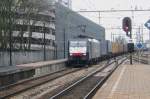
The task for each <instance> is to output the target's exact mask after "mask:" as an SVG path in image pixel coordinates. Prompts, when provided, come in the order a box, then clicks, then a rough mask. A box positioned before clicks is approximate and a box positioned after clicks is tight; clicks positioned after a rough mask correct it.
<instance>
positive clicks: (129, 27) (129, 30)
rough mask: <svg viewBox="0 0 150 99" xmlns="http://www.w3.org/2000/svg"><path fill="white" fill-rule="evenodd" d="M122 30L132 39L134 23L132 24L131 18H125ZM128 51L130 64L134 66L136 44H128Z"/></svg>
mask: <svg viewBox="0 0 150 99" xmlns="http://www.w3.org/2000/svg"><path fill="white" fill-rule="evenodd" d="M122 28H123V30H124V31H125V32H126V35H127V36H129V37H130V39H132V22H131V18H129V17H125V18H123V21H122ZM129 33H130V34H129ZM128 51H129V52H130V64H131V65H132V52H133V51H134V43H128Z"/></svg>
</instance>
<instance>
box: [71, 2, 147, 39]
mask: <svg viewBox="0 0 150 99" xmlns="http://www.w3.org/2000/svg"><path fill="white" fill-rule="evenodd" d="M72 9H73V10H75V11H79V10H82V11H84V10H87V11H88V10H133V9H138V10H141V9H150V0H72ZM149 13H150V11H147V12H113V13H100V15H101V16H100V25H102V26H103V27H105V28H106V39H109V40H111V39H113V38H115V37H117V36H119V35H121V36H124V37H125V32H124V31H122V29H121V30H120V29H112V28H119V27H120V28H121V27H122V19H123V18H124V17H131V19H132V24H133V28H136V29H133V35H136V34H142V33H143V39H144V40H147V39H149V30H148V29H147V28H146V27H145V26H144V24H145V23H146V22H147V21H148V20H149V19H150V14H149ZM80 14H81V15H83V16H85V17H87V18H89V19H90V20H92V21H94V22H96V23H97V24H99V14H98V13H80ZM142 31H143V32H142ZM111 35H112V36H111ZM126 38H127V37H126ZM135 38H137V37H136V36H133V40H135ZM127 39H128V38H127Z"/></svg>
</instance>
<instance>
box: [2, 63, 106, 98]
mask: <svg viewBox="0 0 150 99" xmlns="http://www.w3.org/2000/svg"><path fill="white" fill-rule="evenodd" d="M103 63H104V62H101V63H100V64H103ZM99 66H100V65H98V66H93V67H89V68H70V69H67V70H63V71H59V72H57V73H53V74H48V75H45V76H41V77H38V78H32V79H29V80H25V81H22V82H19V83H16V84H13V85H11V86H8V87H5V88H1V89H0V99H1V98H2V99H3V98H11V99H22V98H18V95H20V94H21V93H26V92H28V91H29V92H33V91H32V89H36V87H38V86H42V85H44V84H46V83H51V82H53V81H55V80H57V79H59V78H61V77H64V76H67V75H71V74H73V73H76V72H79V71H82V70H84V71H85V72H87V73H89V72H91V71H92V70H96V69H97V68H98V67H99ZM85 75H86V73H85ZM47 86H48V85H47ZM47 86H46V87H47ZM48 88H49V87H48ZM45 89H46V88H45ZM30 90H31V91H30ZM37 90H39V91H40V90H42V91H44V88H43V89H37ZM35 93H36V92H35ZM35 93H33V94H35ZM37 93H38V92H37ZM33 94H31V96H32V95H33ZM16 96H17V98H16ZM27 96H28V95H27ZM23 97H24V96H23ZM29 97H30V96H29ZM25 98H26V96H25ZM27 98H28V97H27ZM29 99H30V98H29ZM35 99H36V98H35Z"/></svg>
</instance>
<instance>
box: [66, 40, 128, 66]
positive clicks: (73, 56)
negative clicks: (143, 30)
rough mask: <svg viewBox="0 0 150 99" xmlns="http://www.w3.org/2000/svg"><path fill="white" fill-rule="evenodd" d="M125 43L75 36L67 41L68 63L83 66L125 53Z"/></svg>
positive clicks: (126, 50)
mask: <svg viewBox="0 0 150 99" xmlns="http://www.w3.org/2000/svg"><path fill="white" fill-rule="evenodd" d="M127 52H128V49H127V44H121V43H117V42H110V41H109V40H104V41H98V40H96V39H92V38H76V39H72V40H69V43H68V64H74V65H76V66H84V65H89V64H94V63H97V62H99V61H101V60H104V59H108V58H112V57H116V56H118V55H121V54H124V53H127Z"/></svg>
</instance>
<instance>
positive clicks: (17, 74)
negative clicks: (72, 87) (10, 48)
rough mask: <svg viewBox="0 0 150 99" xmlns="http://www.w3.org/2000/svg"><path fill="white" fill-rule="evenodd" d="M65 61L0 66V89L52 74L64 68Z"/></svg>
mask: <svg viewBox="0 0 150 99" xmlns="http://www.w3.org/2000/svg"><path fill="white" fill-rule="evenodd" d="M66 61H67V59H60V60H50V61H41V62H35V63H28V64H20V65H16V66H0V89H1V88H3V87H5V86H8V85H11V84H13V83H16V82H19V81H21V80H24V79H27V78H32V77H39V76H42V75H46V74H49V73H54V72H57V71H60V70H63V69H65V68H66V65H65V62H66Z"/></svg>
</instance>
